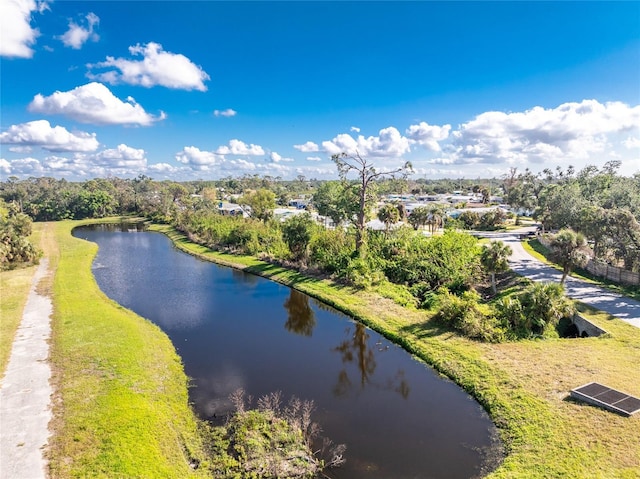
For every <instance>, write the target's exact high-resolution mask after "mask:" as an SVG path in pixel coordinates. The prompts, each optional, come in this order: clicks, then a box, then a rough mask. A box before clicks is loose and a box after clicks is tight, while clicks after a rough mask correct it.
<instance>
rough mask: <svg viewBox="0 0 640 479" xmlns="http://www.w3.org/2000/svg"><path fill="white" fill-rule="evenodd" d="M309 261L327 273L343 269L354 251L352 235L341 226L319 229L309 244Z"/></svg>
mask: <svg viewBox="0 0 640 479" xmlns="http://www.w3.org/2000/svg"><path fill="white" fill-rule="evenodd" d="M309 250H310V253H309V257H310V259H311V262H312V263H313V264H314V265H315V266H317V267H319V268H320V269H322V270H324V271H326V272H328V273H338V272H340V271H344V270H345V269H346V267H347V265H348V264H349V261H350V260H351V256H352V255H353V252H354V251H355V241H354V238H353V236H351V235H348V234H347V233H346V232H345V231H344V230H343V229H342V228H336V229H333V230H329V229H320V230H318V232H317V233H316V235H315V236H314V237H313V239H312V240H311V244H310V245H309Z"/></svg>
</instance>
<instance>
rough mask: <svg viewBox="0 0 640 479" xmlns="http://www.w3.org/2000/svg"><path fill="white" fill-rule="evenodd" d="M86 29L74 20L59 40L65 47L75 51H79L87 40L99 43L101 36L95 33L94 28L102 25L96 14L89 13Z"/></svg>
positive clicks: (86, 18) (86, 17)
mask: <svg viewBox="0 0 640 479" xmlns="http://www.w3.org/2000/svg"><path fill="white" fill-rule="evenodd" d="M84 18H85V20H86V25H87V26H86V27H83V26H81V25H78V24H77V23H76V22H74V21H73V20H70V21H69V29H68V30H67V31H66V32H65V33H64V34H63V35H60V36H59V37H58V38H59V39H60V40H61V41H62V43H63V44H64V46H65V47H71V48H73V49H74V50H79V49H80V48H82V45H84V44H85V42H86V41H87V40H91V41H93V42H97V41H98V40H99V39H100V36H99V35H98V34H97V33H95V32H94V30H93V27H95V26H96V25H97V24H98V23H100V18H99V17H98V15H96V14H95V13H92V12H90V13H88V14H87V15H86V16H85V17H84Z"/></svg>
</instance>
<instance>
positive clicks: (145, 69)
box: [87, 42, 209, 91]
mask: <svg viewBox="0 0 640 479" xmlns="http://www.w3.org/2000/svg"><path fill="white" fill-rule="evenodd" d="M129 52H130V53H131V55H133V56H140V55H141V56H142V57H143V59H142V60H139V61H138V60H129V59H126V58H114V57H110V56H109V57H107V59H106V60H105V61H103V62H100V63H96V64H89V65H87V66H88V67H89V68H90V69H92V68H115V70H109V71H106V72H103V73H97V74H94V73H91V72H90V73H88V75H87V76H88V77H89V78H91V79H94V80H99V81H104V82H107V83H111V84H114V83H128V84H130V85H141V86H144V87H147V88H150V87H152V86H156V85H160V86H164V87H167V88H174V89H179V90H199V91H206V90H207V87H206V86H205V84H204V82H205V81H207V80H209V75H208V74H207V73H206V72H205V71H204V70H203V69H202V68H201V67H199V66H198V65H196V64H195V63H193V62H192V61H191V60H189V59H188V58H187V57H186V56H184V55H181V54H178V53H171V52H166V51H164V50H163V49H162V45H160V44H159V43H154V42H150V43H147V44H146V45H140V44H137V45H135V46H131V47H129Z"/></svg>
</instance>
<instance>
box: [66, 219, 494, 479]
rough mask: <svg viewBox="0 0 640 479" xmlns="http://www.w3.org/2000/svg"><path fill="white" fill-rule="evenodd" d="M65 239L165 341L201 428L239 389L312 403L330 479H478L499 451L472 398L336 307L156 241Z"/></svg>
mask: <svg viewBox="0 0 640 479" xmlns="http://www.w3.org/2000/svg"><path fill="white" fill-rule="evenodd" d="M74 235H75V236H76V237H79V238H84V239H87V240H89V241H93V242H95V243H97V244H98V245H99V252H98V255H97V257H96V259H95V261H94V264H93V271H94V274H95V277H96V280H97V282H98V284H99V285H100V288H102V290H103V291H104V292H105V293H106V294H107V295H108V296H109V297H111V298H112V299H114V300H115V301H117V302H118V303H120V304H121V305H123V306H125V307H127V308H129V309H131V310H133V311H135V312H136V313H138V314H139V315H140V316H143V317H145V318H148V319H149V320H151V321H153V322H154V323H156V324H157V325H158V326H160V327H161V328H162V329H163V330H164V331H165V332H166V333H167V335H168V336H169V337H170V338H171V340H172V341H173V344H174V345H175V347H176V349H177V350H178V353H179V354H180V356H181V357H182V359H183V362H184V367H185V370H186V373H187V375H188V376H189V377H191V378H192V380H193V385H194V387H193V388H191V389H190V399H191V401H192V402H193V404H194V407H195V409H196V411H197V413H198V414H199V415H200V417H202V418H204V419H209V420H213V421H214V422H215V421H216V420H219V418H220V417H223V416H224V415H225V414H226V413H228V412H230V411H231V404H230V402H229V399H228V397H229V394H230V393H232V392H233V391H235V390H236V389H238V388H244V389H245V391H246V392H247V393H248V394H250V395H252V396H253V397H254V398H257V397H260V396H262V395H264V394H267V393H270V392H272V391H277V390H279V391H282V393H283V397H284V398H285V399H287V398H289V397H291V396H297V397H299V398H301V399H312V400H313V401H314V402H315V405H316V411H315V414H314V420H315V421H316V422H318V423H319V424H320V425H321V426H322V429H323V435H325V436H327V437H329V438H331V439H332V440H333V441H334V442H335V443H344V444H346V445H347V451H346V458H347V462H346V464H345V465H344V466H343V467H342V468H340V469H334V470H332V471H331V472H330V475H331V477H335V478H349V479H405V478H406V479H409V478H412V479H413V478H446V479H455V478H471V477H478V476H479V475H481V474H482V473H486V472H487V470H486V468H487V458H488V457H490V456H495V452H496V451H497V450H499V444H498V443H497V442H496V434H495V432H496V431H495V427H494V425H493V424H492V423H491V421H490V420H489V418H488V416H487V415H486V413H485V412H484V411H483V409H482V408H481V407H480V406H479V405H478V403H477V402H475V401H474V400H473V399H472V398H471V397H470V396H469V395H467V394H466V393H465V392H464V391H462V390H461V389H460V388H459V387H458V386H456V385H455V384H454V383H452V382H451V381H448V380H446V379H443V378H441V377H439V376H438V375H437V374H436V373H435V372H434V371H433V370H432V369H430V368H428V367H426V366H425V365H424V364H423V363H420V362H418V361H415V360H414V359H413V358H412V357H411V356H410V355H409V354H408V353H407V352H405V351H404V350H402V349H401V348H399V347H397V346H395V345H394V344H392V343H390V342H389V341H387V340H386V339H385V338H383V337H382V336H380V335H378V334H377V333H375V332H373V331H371V330H368V329H366V328H364V327H362V326H361V325H359V324H357V323H355V322H353V321H351V320H350V319H349V318H347V317H346V316H345V315H343V314H341V313H339V312H338V311H336V310H334V309H333V308H330V307H328V306H326V305H323V304H321V303H319V302H317V301H315V300H313V299H311V298H309V297H308V296H306V295H304V294H301V293H299V292H297V291H295V290H292V289H290V288H288V287H285V286H282V285H280V284H278V283H274V282H272V281H268V280H266V279H263V278H259V277H257V276H254V275H250V274H246V273H243V272H240V271H236V270H233V269H230V268H225V267H220V266H217V265H214V264H212V263H208V262H204V261H200V260H198V259H196V258H194V257H192V256H189V255H187V254H185V253H182V252H180V251H178V250H176V249H175V248H174V247H173V246H172V244H171V242H170V240H169V239H168V238H167V237H166V236H164V235H162V234H159V233H149V232H133V231H129V232H127V230H126V228H124V231H122V230H117V231H114V228H113V227H107V226H97V227H81V228H77V229H76V230H75V231H74ZM492 453H493V454H492Z"/></svg>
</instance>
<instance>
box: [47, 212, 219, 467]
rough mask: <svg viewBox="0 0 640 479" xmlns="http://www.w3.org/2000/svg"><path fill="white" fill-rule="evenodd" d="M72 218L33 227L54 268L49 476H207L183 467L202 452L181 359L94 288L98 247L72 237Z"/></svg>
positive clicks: (156, 333)
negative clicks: (41, 232) (42, 236)
mask: <svg viewBox="0 0 640 479" xmlns="http://www.w3.org/2000/svg"><path fill="white" fill-rule="evenodd" d="M78 224H80V223H79V222H70V221H65V222H60V223H55V224H46V225H37V226H38V227H40V228H42V227H45V228H46V229H47V235H48V238H47V241H46V242H45V243H46V248H45V254H46V256H47V257H49V260H50V264H51V266H52V268H53V270H55V276H54V278H53V281H52V283H51V285H50V286H51V291H52V293H53V305H54V315H53V321H52V327H53V338H52V351H51V359H52V365H53V368H54V383H55V390H56V398H55V404H54V422H53V424H52V426H53V436H52V440H51V443H50V448H49V451H48V457H49V460H50V475H51V477H52V478H57V477H60V478H69V477H95V478H97V477H109V478H114V477H132V478H133V477H136V478H142V477H148V478H151V477H162V478H186V477H207V474H206V473H205V469H206V468H204V467H201V468H199V469H197V470H193V468H192V467H191V465H190V463H191V461H192V460H193V459H198V460H202V459H203V458H204V454H203V453H202V451H203V446H202V444H201V441H200V436H199V433H198V426H197V421H196V418H195V416H194V413H193V411H192V410H191V408H190V407H189V404H188V395H187V378H186V376H185V374H184V371H183V368H182V364H181V361H180V358H179V357H178V355H177V354H176V351H175V349H174V347H173V345H172V344H171V342H170V340H169V339H168V337H167V336H166V335H165V334H164V333H163V332H162V331H161V330H160V329H159V328H158V327H157V326H155V325H153V324H152V323H151V322H149V321H147V320H144V319H142V318H140V317H139V316H137V315H135V314H133V313H132V312H130V311H128V310H126V309H124V308H122V307H120V306H119V305H118V304H116V303H115V302H113V301H111V300H109V299H108V298H107V297H106V296H105V295H104V294H103V293H102V292H101V291H100V290H99V288H98V286H97V284H96V282H95V280H94V278H93V274H92V272H91V262H92V260H93V258H94V256H95V254H96V251H97V246H96V245H95V244H93V243H89V242H86V241H82V240H79V239H76V238H73V237H72V236H71V234H70V233H71V229H72V228H73V227H74V226H77V225H78ZM203 465H204V464H203Z"/></svg>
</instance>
